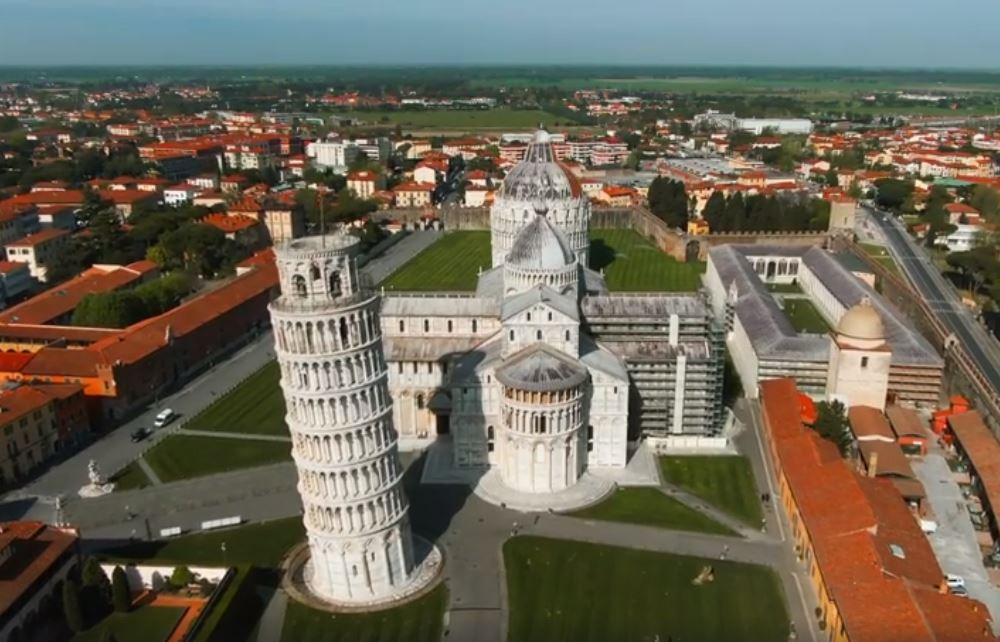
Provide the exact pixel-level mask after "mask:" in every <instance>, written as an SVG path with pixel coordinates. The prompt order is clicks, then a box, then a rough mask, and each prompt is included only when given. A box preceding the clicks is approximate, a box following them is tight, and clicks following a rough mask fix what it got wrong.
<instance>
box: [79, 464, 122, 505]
mask: <svg viewBox="0 0 1000 642" xmlns="http://www.w3.org/2000/svg"><path fill="white" fill-rule="evenodd" d="M87 479H88V480H90V483H89V484H87V485H86V486H84V487H83V488H81V489H80V497H100V496H101V495H107V494H108V493H110V492H111V491H113V490H114V489H115V485H114V484H111V483H108V482H107V480H105V479H104V477H103V476H102V475H101V469H100V468H98V466H97V462H96V461H94V460H93V459H91V460H90V462H88V463H87Z"/></svg>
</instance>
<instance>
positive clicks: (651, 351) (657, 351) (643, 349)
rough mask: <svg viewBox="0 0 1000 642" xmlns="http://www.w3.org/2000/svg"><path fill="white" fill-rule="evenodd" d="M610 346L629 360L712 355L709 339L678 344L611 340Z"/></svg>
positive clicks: (694, 357) (704, 357)
mask: <svg viewBox="0 0 1000 642" xmlns="http://www.w3.org/2000/svg"><path fill="white" fill-rule="evenodd" d="M607 346H608V348H609V349H610V350H612V351H614V353H615V354H617V355H618V356H619V357H621V358H623V359H625V360H627V361H663V360H665V359H666V360H670V361H673V359H674V358H676V357H677V355H681V354H683V355H685V356H688V357H691V358H692V359H708V358H709V357H710V356H712V351H711V347H710V346H709V345H708V341H682V342H680V343H679V344H677V345H676V346H672V345H670V342H669V341H610V342H608V344H607Z"/></svg>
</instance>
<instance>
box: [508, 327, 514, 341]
mask: <svg viewBox="0 0 1000 642" xmlns="http://www.w3.org/2000/svg"><path fill="white" fill-rule="evenodd" d="M509 336H510V340H511V341H513V340H514V331H513V330H511V331H510V335H509Z"/></svg>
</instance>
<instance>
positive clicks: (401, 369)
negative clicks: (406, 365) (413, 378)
mask: <svg viewBox="0 0 1000 642" xmlns="http://www.w3.org/2000/svg"><path fill="white" fill-rule="evenodd" d="M397 365H398V366H399V374H403V362H402V361H400V362H399V363H398V364H397Z"/></svg>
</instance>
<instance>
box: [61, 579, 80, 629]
mask: <svg viewBox="0 0 1000 642" xmlns="http://www.w3.org/2000/svg"><path fill="white" fill-rule="evenodd" d="M62 602H63V615H65V617H66V625H67V626H68V627H69V628H70V630H71V631H73V632H74V633H79V632H80V631H82V630H83V629H84V626H85V623H84V620H83V609H82V608H81V606H80V588H79V587H78V586H77V584H76V581H75V580H73V578H67V579H66V581H65V582H63V592H62Z"/></svg>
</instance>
